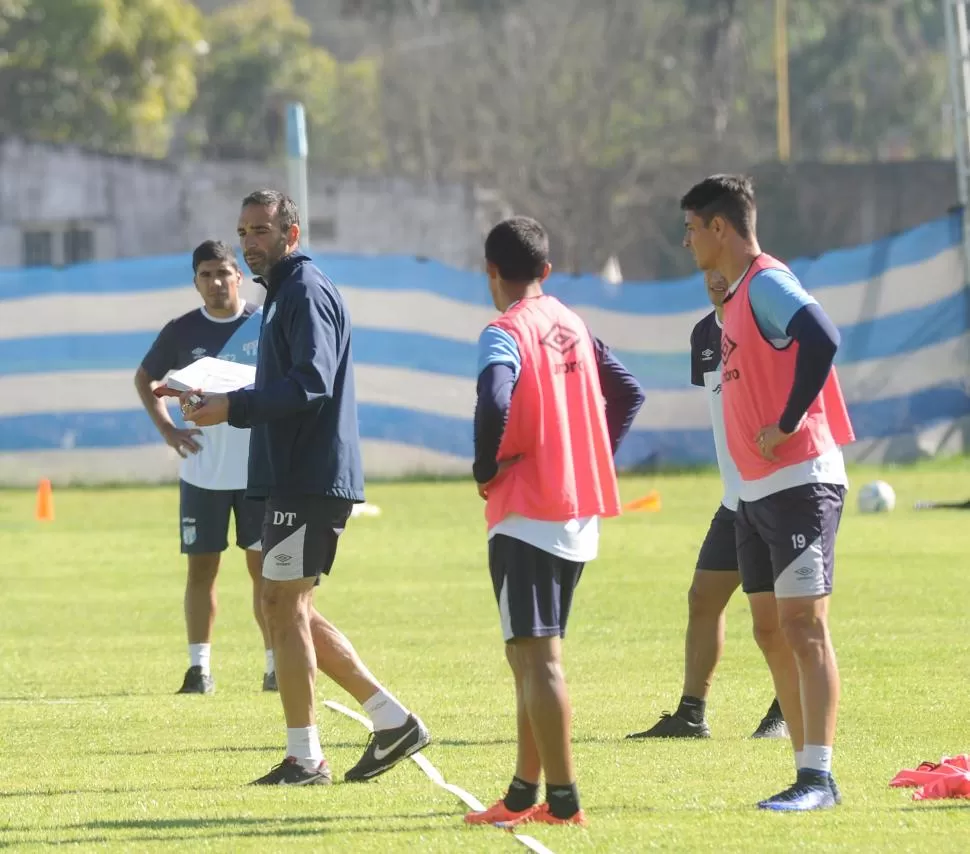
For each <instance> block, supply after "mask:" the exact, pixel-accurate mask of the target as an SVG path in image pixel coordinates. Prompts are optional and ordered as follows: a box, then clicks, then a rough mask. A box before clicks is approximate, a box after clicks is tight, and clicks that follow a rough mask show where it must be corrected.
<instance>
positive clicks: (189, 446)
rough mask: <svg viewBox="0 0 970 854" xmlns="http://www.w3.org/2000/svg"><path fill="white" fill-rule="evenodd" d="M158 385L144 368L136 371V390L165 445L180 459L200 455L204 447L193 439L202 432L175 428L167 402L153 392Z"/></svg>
mask: <svg viewBox="0 0 970 854" xmlns="http://www.w3.org/2000/svg"><path fill="white" fill-rule="evenodd" d="M157 385H158V382H156V381H155V380H153V379H152V378H151V377H150V376H148V373H147V372H146V371H145V369H144V368H142V367H139V368H138V370H137V371H135V389H136V391H137V392H138V397H139V398H140V399H141V403H142V406H144V407H145V411H146V412H147V413H148V417H149V418H151V419H152V423H154V425H155V428H156V429H157V430H158V432H159V434H160V435H161V437H162V438H163V439H164V440H165V444H167V445H168V446H169V447H171V448H174V449H175V450H176V451H177V452H178V455H179V456H180V457H185V456H186V455H187V454H197V453H199V451H201V450H202V446H201V445H200V444H199V443H198V442H196V441H195V439H193V438H192V437H193V436H199V435H201V433H202V431H201V430H180V429H179V428H178V427H176V426H175V422H174V421H172V417H171V416H170V415H169V414H168V407H167V406H165V401H164V400H162V399H161V398H159V397H155V395H154V394H152V390H153V389H154V388H155V387H156V386H157Z"/></svg>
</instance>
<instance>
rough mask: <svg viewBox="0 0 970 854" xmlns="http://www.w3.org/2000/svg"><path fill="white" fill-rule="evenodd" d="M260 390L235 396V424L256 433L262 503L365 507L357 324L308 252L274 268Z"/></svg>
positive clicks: (256, 491) (253, 467) (254, 472)
mask: <svg viewBox="0 0 970 854" xmlns="http://www.w3.org/2000/svg"><path fill="white" fill-rule="evenodd" d="M257 281H260V282H261V284H263V285H264V286H265V287H266V302H265V303H264V304H263V323H262V327H261V329H260V334H259V355H258V357H257V363H256V382H255V387H254V388H252V389H241V390H239V391H234V392H231V393H230V394H229V423H230V424H231V425H232V426H233V427H251V428H252V433H251V438H250V444H249V486H248V489H247V492H248V494H249V495H251V496H253V497H257V498H259V497H263V498H264V497H267V496H270V495H323V496H330V497H333V498H344V499H348V500H350V501H354V502H361V501H363V500H364V473H363V467H362V465H361V461H360V435H359V432H358V426H357V400H356V396H355V393H354V365H353V357H352V355H351V348H350V317H349V316H348V314H347V309H346V306H345V305H344V301H343V298H342V297H341V295H340V292H339V291H338V290H337V288H336V286H335V285H334V284H333V282H331V281H330V280H329V279H328V278H327V277H326V276H325V275H324V274H323V273H322V272H320V270H319V269H317V267H316V266H315V265H314V264H313V263H312V262H311V261H310V259H309V258H308V257H307V256H306V255H303V254H302V253H299V252H295V253H293V254H292V255H288V256H287V257H285V258H283V259H282V260H281V261H280V262H279V263H277V264H276V265H275V266H274V267H273V269H272V270H270V273H269V276H268V281H265V282H263V281H261V280H258V279H257Z"/></svg>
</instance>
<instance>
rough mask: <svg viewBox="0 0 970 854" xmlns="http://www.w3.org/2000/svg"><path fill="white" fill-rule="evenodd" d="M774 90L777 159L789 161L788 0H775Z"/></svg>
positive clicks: (783, 161) (784, 161)
mask: <svg viewBox="0 0 970 854" xmlns="http://www.w3.org/2000/svg"><path fill="white" fill-rule="evenodd" d="M775 88H776V90H777V102H778V104H777V107H778V114H777V125H778V127H777V134H778V159H779V160H780V161H781V162H782V163H787V162H788V161H789V160H791V110H790V91H789V86H788V0H775Z"/></svg>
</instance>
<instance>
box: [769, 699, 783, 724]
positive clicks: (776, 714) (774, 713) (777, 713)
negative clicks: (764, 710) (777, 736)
mask: <svg viewBox="0 0 970 854" xmlns="http://www.w3.org/2000/svg"><path fill="white" fill-rule="evenodd" d="M765 717H767V718H778V720H784V719H785V716H784V715H783V714H782V713H781V703H779V702H778V698H777V697H775V699H774V700H773V701H772V703H771V707H770V708H769V709H768V714H767V715H765Z"/></svg>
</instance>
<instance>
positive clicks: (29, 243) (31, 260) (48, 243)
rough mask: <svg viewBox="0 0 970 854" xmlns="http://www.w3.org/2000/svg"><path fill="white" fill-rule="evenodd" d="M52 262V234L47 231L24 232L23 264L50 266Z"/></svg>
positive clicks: (28, 265) (26, 265)
mask: <svg viewBox="0 0 970 854" xmlns="http://www.w3.org/2000/svg"><path fill="white" fill-rule="evenodd" d="M53 263H54V236H53V235H52V234H51V232H49V231H25V232H24V266H25V267H50V266H51V265H52V264H53Z"/></svg>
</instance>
